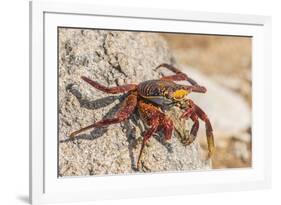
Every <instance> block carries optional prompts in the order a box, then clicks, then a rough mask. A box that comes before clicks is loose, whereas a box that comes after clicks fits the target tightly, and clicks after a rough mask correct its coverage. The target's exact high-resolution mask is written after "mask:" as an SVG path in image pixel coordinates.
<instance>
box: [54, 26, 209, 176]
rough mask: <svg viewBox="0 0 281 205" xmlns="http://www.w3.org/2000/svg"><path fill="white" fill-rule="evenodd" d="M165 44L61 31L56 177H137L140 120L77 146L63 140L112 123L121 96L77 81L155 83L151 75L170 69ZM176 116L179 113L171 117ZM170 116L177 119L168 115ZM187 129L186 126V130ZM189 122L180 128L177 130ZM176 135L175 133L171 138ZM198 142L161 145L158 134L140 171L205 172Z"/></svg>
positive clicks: (83, 137) (150, 37)
mask: <svg viewBox="0 0 281 205" xmlns="http://www.w3.org/2000/svg"><path fill="white" fill-rule="evenodd" d="M171 59H172V55H171V54H170V52H169V50H168V48H167V45H166V42H165V41H164V40H163V39H162V38H161V36H159V35H157V34H153V33H139V32H136V33H132V32H118V31H103V30H99V31H97V30H91V29H64V28H60V30H59V140H60V143H59V175H60V176H83V175H100V174H124V173H133V172H135V171H136V170H135V165H136V160H137V157H138V155H139V150H140V145H141V141H142V132H143V131H144V129H143V127H144V126H143V124H142V123H141V121H140V119H139V116H138V114H137V113H136V114H134V115H133V116H132V117H131V118H130V119H129V120H128V121H126V122H123V123H120V124H115V125H111V126H109V127H105V128H101V129H93V130H89V131H87V132H85V133H81V134H80V135H78V136H77V137H76V138H75V140H69V139H68V138H67V136H68V135H69V134H70V133H71V132H73V131H75V130H78V129H80V128H81V127H85V126H87V125H89V124H93V123H94V122H97V121H98V120H101V119H103V118H111V117H113V116H114V114H115V113H116V111H117V110H118V107H119V103H120V102H121V101H122V100H123V99H124V98H125V97H126V96H125V95H110V94H106V93H103V92H101V91H98V90H96V89H94V88H93V87H91V86H89V84H87V83H85V82H84V81H83V80H81V78H80V77H81V76H87V77H89V78H91V79H94V80H96V81H98V82H99V83H101V84H103V85H105V86H116V85H122V84H127V83H139V82H141V81H144V80H149V79H157V78H159V77H160V76H161V74H160V72H159V71H155V70H153V68H155V67H156V66H157V65H159V64H161V63H164V62H165V63H171V62H170V61H171ZM171 112H177V111H171ZM171 115H172V116H175V115H173V114H171ZM186 123H187V124H186ZM188 123H189V122H178V123H176V126H177V128H178V129H180V128H182V127H184V126H185V127H186V131H187V133H188V131H189V128H190V126H189V124H188ZM175 133H176V132H174V135H176V134H175ZM199 151H200V147H199V145H198V143H197V142H194V143H193V144H191V145H190V146H184V145H183V144H182V143H181V142H180V140H179V138H178V137H175V136H173V137H172V139H171V140H170V142H169V143H166V142H163V140H162V136H161V134H160V135H159V134H157V135H155V136H153V137H152V138H151V140H150V141H149V143H148V145H147V146H146V147H145V149H144V154H143V160H142V171H144V172H150V171H164V170H167V171H177V170H197V169H208V168H209V162H205V160H202V159H201V156H200V153H199Z"/></svg>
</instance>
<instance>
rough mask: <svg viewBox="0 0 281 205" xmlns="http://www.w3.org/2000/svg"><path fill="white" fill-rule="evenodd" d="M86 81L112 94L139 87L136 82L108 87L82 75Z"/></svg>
mask: <svg viewBox="0 0 281 205" xmlns="http://www.w3.org/2000/svg"><path fill="white" fill-rule="evenodd" d="M81 78H82V79H83V80H84V81H86V82H87V83H89V84H90V85H91V86H93V87H94V88H96V89H98V90H101V91H103V92H106V93H111V94H117V93H124V92H128V91H131V90H135V89H136V88H137V85H136V84H127V85H121V86H116V87H110V88H108V87H106V86H104V85H101V84H99V83H98V82H96V81H93V80H91V79H89V78H87V77H85V76H82V77H81Z"/></svg>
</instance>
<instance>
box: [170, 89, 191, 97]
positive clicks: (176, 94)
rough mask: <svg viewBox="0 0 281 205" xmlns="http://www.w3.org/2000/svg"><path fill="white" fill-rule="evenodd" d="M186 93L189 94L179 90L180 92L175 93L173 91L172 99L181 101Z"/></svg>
mask: <svg viewBox="0 0 281 205" xmlns="http://www.w3.org/2000/svg"><path fill="white" fill-rule="evenodd" d="M188 93H189V91H187V90H183V89H180V90H177V91H175V92H174V93H173V98H174V99H182V98H184V97H185V96H186V95H187V94H188Z"/></svg>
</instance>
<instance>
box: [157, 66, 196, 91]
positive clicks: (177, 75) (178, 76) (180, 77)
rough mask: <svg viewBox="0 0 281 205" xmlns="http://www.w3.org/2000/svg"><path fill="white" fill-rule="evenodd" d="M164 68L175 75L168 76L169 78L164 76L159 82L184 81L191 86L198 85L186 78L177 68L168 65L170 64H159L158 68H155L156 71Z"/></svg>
mask: <svg viewBox="0 0 281 205" xmlns="http://www.w3.org/2000/svg"><path fill="white" fill-rule="evenodd" d="M160 67H164V68H167V69H168V70H170V71H172V72H174V73H175V75H169V76H164V77H162V78H161V80H171V81H181V80H186V81H188V82H189V83H190V84H191V85H195V86H197V85H198V83H197V82H196V81H195V80H193V79H192V78H190V77H188V76H187V75H186V74H185V73H183V72H181V71H180V70H179V69H178V68H176V67H174V66H172V65H170V64H166V63H163V64H160V65H159V66H157V67H156V69H158V68H160Z"/></svg>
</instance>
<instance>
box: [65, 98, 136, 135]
mask: <svg viewBox="0 0 281 205" xmlns="http://www.w3.org/2000/svg"><path fill="white" fill-rule="evenodd" d="M136 105H137V96H136V95H135V94H130V95H129V96H128V97H127V98H126V99H125V100H124V101H123V103H122V105H121V108H120V110H119V111H118V113H117V115H116V117H115V118H112V119H104V120H101V121H98V122H96V123H94V124H92V125H89V126H87V127H84V128H81V129H79V130H77V131H75V132H72V133H71V134H70V135H69V136H70V137H71V138H73V137H75V136H76V135H77V134H79V133H81V132H84V131H86V130H89V129H91V128H99V127H103V126H108V125H111V124H115V123H119V122H122V121H125V120H126V119H128V118H129V117H130V115H131V114H132V113H133V112H134V110H135V108H136Z"/></svg>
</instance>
